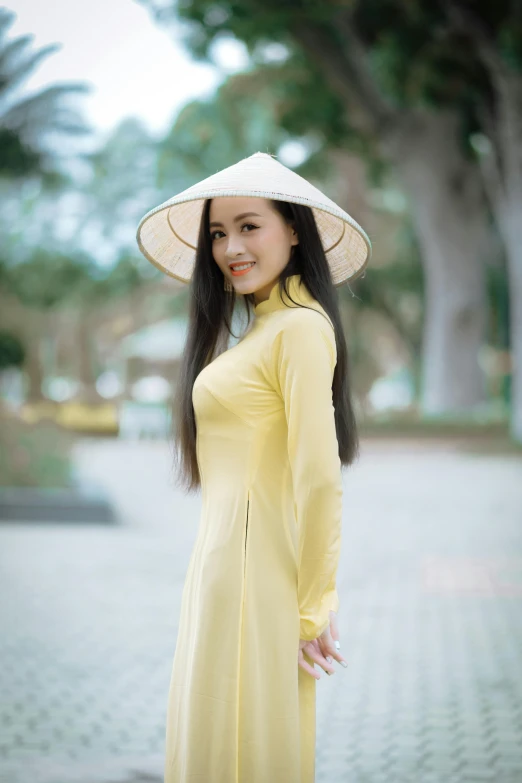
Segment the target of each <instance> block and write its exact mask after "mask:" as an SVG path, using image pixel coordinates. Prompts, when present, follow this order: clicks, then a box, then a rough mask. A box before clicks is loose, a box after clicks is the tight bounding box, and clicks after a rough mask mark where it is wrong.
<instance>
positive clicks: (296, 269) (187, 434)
mask: <svg viewBox="0 0 522 783" xmlns="http://www.w3.org/2000/svg"><path fill="white" fill-rule="evenodd" d="M271 203H272V205H273V207H274V208H275V209H276V210H277V211H278V212H279V214H280V215H281V216H282V217H283V219H284V220H285V222H286V223H288V224H289V225H291V226H292V227H293V228H294V229H295V230H296V232H297V235H298V237H299V244H298V245H294V246H293V247H292V252H291V255H290V258H289V261H288V264H287V265H286V266H285V267H284V269H283V271H282V272H281V274H280V276H279V280H278V282H277V284H276V285H279V292H280V294H282V292H283V291H284V292H285V294H287V295H288V296H289V298H290V295H289V292H288V288H287V283H286V281H287V279H288V278H289V277H290V276H291V275H294V274H299V275H300V276H301V279H302V281H303V283H304V284H305V285H306V287H307V288H308V290H309V291H310V293H311V295H312V296H313V297H314V299H316V300H317V301H318V302H319V303H320V304H321V305H322V307H323V308H324V310H325V312H326V313H327V314H328V316H329V318H330V320H331V322H332V324H333V327H334V331H335V342H336V345H337V364H336V367H335V371H334V376H333V383H332V399H333V405H334V409H335V426H336V432H337V441H338V444H339V458H340V460H341V464H343V465H350V464H351V463H352V462H353V461H354V460H355V459H356V457H357V456H358V452H359V439H358V433H357V425H356V420H355V415H354V410H353V405H352V400H351V393H350V378H349V366H348V364H349V362H348V350H347V347H346V339H345V336H344V331H343V328H342V322H341V316H340V313H339V304H338V298H337V290H336V288H335V286H334V285H333V283H332V278H331V273H330V268H329V266H328V261H327V259H326V255H325V252H324V249H323V246H322V243H321V239H320V236H319V232H318V230H317V225H316V222H315V218H314V214H313V212H312V210H311V208H310V207H307V206H303V205H301V204H292V203H289V202H286V201H277V200H272V202H271ZM210 204H211V199H206V200H205V203H204V207H203V211H202V215H201V223H200V227H199V237H198V244H197V250H196V261H195V267H194V273H193V276H192V280H191V284H190V286H191V296H190V307H189V324H188V335H187V342H186V345H185V350H184V353H183V357H182V361H181V367H180V373H179V382H178V385H177V391H176V398H175V404H174V412H173V413H174V415H173V417H172V418H173V423H174V445H175V455H174V459H175V467H176V472H177V474H178V484H179V485H180V486H182V487H184V488H185V489H186V490H187V491H188V492H190V491H192V490H195V489H198V488H199V487H200V484H201V481H200V475H199V468H198V463H197V457H196V418H195V414H194V407H193V404H192V388H193V385H194V381H195V379H196V378H197V376H198V375H199V373H200V372H201V370H202V369H203V368H204V367H205V366H206V365H207V364H209V363H210V362H211V361H212V360H213V359H215V358H216V356H218V355H219V354H220V353H222V352H223V351H224V350H226V348H227V346H228V338H229V336H230V335H231V334H232V314H233V311H234V305H235V300H236V294H235V292H234V291H226V290H225V289H224V282H225V280H224V275H223V272H222V271H221V269H220V268H219V266H218V265H217V263H216V262H215V260H214V257H213V254H212V239H211V235H210V229H209V212H210ZM241 298H242V299H243V300H244V302H245V307H246V310H247V316H248V320H249V322H250V317H251V315H252V310H253V307H254V304H255V301H254V295H253V294H246V295H245V296H242V297H241ZM292 301H293V300H292ZM296 304H299V303H296Z"/></svg>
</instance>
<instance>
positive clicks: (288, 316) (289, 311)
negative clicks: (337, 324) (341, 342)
mask: <svg viewBox="0 0 522 783" xmlns="http://www.w3.org/2000/svg"><path fill="white" fill-rule="evenodd" d="M280 312H281V318H280V320H279V323H278V327H279V328H278V331H282V332H294V331H296V332H300V333H301V334H302V335H303V337H304V336H305V335H308V334H311V333H315V332H317V331H318V330H319V331H321V332H322V333H323V334H325V335H326V336H330V337H332V338H333V339H334V341H335V332H334V327H333V323H332V321H331V319H330V316H329V315H328V313H327V312H326V310H325V309H324V308H323V306H322V305H321V304H319V302H315V303H314V304H313V305H307V306H299V307H288V308H286V309H285V310H281V311H280Z"/></svg>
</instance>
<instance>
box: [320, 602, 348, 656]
mask: <svg viewBox="0 0 522 783" xmlns="http://www.w3.org/2000/svg"><path fill="white" fill-rule="evenodd" d="M319 644H320V647H321V652H322V654H323V655H324V657H325V658H326V659H328V658H331V659H333V660H335V661H337V662H338V663H340V664H341V666H344V668H345V669H346V668H347V666H348V664H347V663H346V661H345V659H344V657H343V656H342V655H341V652H340V646H341V643H340V641H339V628H338V626H337V613H336V612H334V611H331V612H330V626H329V627H328V628H327V629H326V630H325V631H324V632H323V633H322V634H321V636H320V637H319Z"/></svg>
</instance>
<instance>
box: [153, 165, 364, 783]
mask: <svg viewBox="0 0 522 783" xmlns="http://www.w3.org/2000/svg"><path fill="white" fill-rule="evenodd" d="M138 243H139V246H140V248H141V250H142V252H143V253H144V254H145V255H146V256H147V258H149V260H151V261H152V262H153V263H155V264H156V265H158V266H159V267H160V268H161V269H163V271H165V272H166V273H168V274H170V275H172V276H174V277H176V278H177V279H180V280H183V281H184V282H189V281H190V282H191V303H190V323H189V332H188V339H187V344H186V349H185V353H184V356H183V362H182V368H181V374H180V385H179V397H178V403H179V408H178V416H177V421H178V432H177V439H176V443H177V456H178V468H179V474H180V476H181V478H182V481H183V482H184V484H185V485H186V487H187V488H188V489H189V490H191V489H196V488H198V487H201V490H202V513H201V519H200V525H199V530H198V535H197V539H196V542H195V546H194V549H193V552H192V556H191V559H190V562H189V565H188V570H187V575H186V581H185V585H184V589H183V596H182V605H181V612H180V621H179V629H178V637H177V644H176V651H175V655H174V663H173V669H172V678H171V684H170V693H169V700H168V716H167V746H166V762H165V783H189V781H190V783H195V781H198V782H200V783H312V781H313V780H314V774H315V684H316V680H318V679H319V678H320V676H321V675H320V673H319V671H318V669H316V668H315V666H314V664H318V666H319V667H320V668H322V669H323V670H324V671H325V672H327V673H328V674H330V675H331V674H334V673H335V672H336V668H335V667H334V665H333V661H334V660H335V661H336V662H338V663H340V664H342V665H343V666H346V661H345V660H344V658H343V656H342V655H341V653H340V651H339V641H338V629H337V621H336V613H337V611H338V607H339V598H338V594H337V590H336V572H337V565H338V558H339V550H340V542H341V506H342V486H341V466H342V465H348V464H350V463H351V462H352V461H353V459H354V458H355V455H356V452H357V434H356V427H355V421H354V416H353V411H352V406H351V402H350V394H349V388H348V367H347V352H346V344H345V340H344V337H343V332H342V328H341V320H340V317H339V309H338V305H337V297H336V290H335V287H334V286H335V285H339V284H340V283H341V282H344V281H345V280H347V279H349V278H353V277H354V275H356V274H357V273H359V272H360V271H361V270H362V269H363V267H364V265H365V263H366V261H367V258H368V256H369V250H370V243H369V240H368V238H367V237H366V234H365V233H364V231H363V230H362V229H361V228H360V227H359V226H358V225H357V223H355V221H354V220H353V219H352V218H351V217H350V216H349V215H347V214H346V213H345V212H343V210H341V209H340V208H339V207H338V206H337V205H336V204H334V202H332V201H330V200H329V199H328V198H327V197H326V196H325V195H324V194H322V193H321V192H320V191H319V190H317V189H316V188H315V187H313V186H312V185H311V184H310V183H309V182H307V181H306V180H304V179H303V178H302V177H300V176H298V175H297V174H295V173H294V172H292V171H290V170H289V169H287V168H286V167H284V166H282V165H281V164H280V163H279V162H277V161H276V160H274V159H273V158H272V157H271V156H270V155H266V154H263V153H256V154H255V155H252V156H251V157H249V158H246V159H245V160H243V161H240V162H239V163H237V164H235V165H234V166H231V167H229V168H228V169H224V170H223V171H221V172H218V173H217V174H215V175H213V176H212V177H209V178H208V179H206V180H203V182H200V183H198V184H197V185H194V186H193V187H191V188H189V189H188V190H186V191H184V192H183V193H181V194H179V196H176V197H174V198H173V199H170V200H169V201H168V202H166V203H165V204H162V205H160V207H157V208H156V209H154V210H152V211H151V212H149V213H148V214H147V215H146V216H145V217H144V218H143V219H142V221H141V222H140V226H139V229H138ZM238 298H239V299H241V300H242V301H243V302H244V304H245V307H246V310H247V313H248V314H249V315H253V322H252V325H251V328H250V329H248V330H247V331H246V333H245V334H244V336H243V337H242V339H241V340H240V341H239V342H238V343H237V344H236V345H234V346H233V347H232V348H230V349H228V350H226V344H227V338H228V336H229V334H230V331H231V319H232V312H233V308H234V304H235V302H236V301H237V300H238ZM334 642H336V643H334Z"/></svg>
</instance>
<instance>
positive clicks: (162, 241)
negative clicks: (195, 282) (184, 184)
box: [137, 152, 371, 286]
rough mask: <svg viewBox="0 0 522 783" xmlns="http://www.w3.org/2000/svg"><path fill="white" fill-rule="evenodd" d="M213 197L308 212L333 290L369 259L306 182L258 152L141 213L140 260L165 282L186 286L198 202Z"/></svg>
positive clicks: (355, 234)
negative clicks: (244, 198) (172, 280)
mask: <svg viewBox="0 0 522 783" xmlns="http://www.w3.org/2000/svg"><path fill="white" fill-rule="evenodd" d="M219 196H252V197H258V198H267V199H276V200H279V201H290V202H292V203H295V204H304V205H305V206H308V207H311V208H312V211H313V213H314V217H315V221H316V223H317V228H318V230H319V234H320V237H321V241H322V244H323V247H324V249H325V252H326V258H327V259H328V263H329V265H330V269H331V272H332V281H333V283H334V285H336V286H337V285H340V284H341V283H344V282H346V281H347V280H350V279H351V278H353V277H356V276H357V275H358V274H359V273H360V272H361V271H362V269H364V267H365V266H366V263H367V261H368V259H369V258H370V255H371V243H370V240H369V238H368V236H367V235H366V233H365V232H364V231H363V229H362V228H361V226H359V224H358V223H356V221H355V220H354V219H353V218H352V217H350V215H348V214H347V213H346V212H345V211H344V210H343V209H341V208H340V207H339V206H338V205H337V204H336V203H335V202H333V201H331V199H329V198H328V197H327V196H325V195H324V193H322V192H321V191H320V190H318V189H317V188H316V187H314V186H313V185H311V184H310V182H308V181H307V180H306V179H304V178H303V177H301V176H299V174H296V173H295V172H294V171H292V170H291V169H289V168H287V167H286V166H283V164H282V163H279V161H277V160H275V159H274V158H273V157H272V156H271V155H268V154H266V153H264V152H256V153H255V154H254V155H251V156H250V157H248V158H244V159H243V160H240V161H239V162H238V163H235V164H234V165H233V166H229V167H228V168H226V169H222V170H221V171H218V172H217V173H216V174H213V175H212V176H211V177H207V178H206V179H203V180H201V182H198V183H196V184H195V185H192V186H191V187H190V188H187V189H186V190H184V191H183V192H182V193H179V194H178V195H177V196H174V197H173V198H170V199H169V200H168V201H165V202H164V203H163V204H160V205H159V206H158V207H155V208H154V209H151V210H150V212H147V214H146V215H144V217H142V219H141V220H140V223H139V225H138V230H137V241H138V246H139V248H140V250H141V252H142V253H143V255H144V256H145V257H146V258H147V259H148V260H149V261H151V262H152V263H153V264H155V265H156V266H157V267H159V268H160V269H161V270H162V271H163V272H165V273H166V274H168V275H170V276H171V277H174V278H176V279H177V280H181V281H182V282H183V283H188V282H190V279H191V277H192V272H193V269H194V262H195V258H196V245H197V241H198V234H199V224H200V220H201V214H202V211H203V205H204V201H205V199H208V198H217V197H219Z"/></svg>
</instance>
